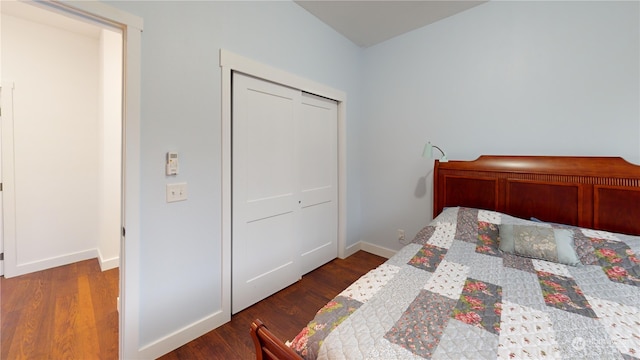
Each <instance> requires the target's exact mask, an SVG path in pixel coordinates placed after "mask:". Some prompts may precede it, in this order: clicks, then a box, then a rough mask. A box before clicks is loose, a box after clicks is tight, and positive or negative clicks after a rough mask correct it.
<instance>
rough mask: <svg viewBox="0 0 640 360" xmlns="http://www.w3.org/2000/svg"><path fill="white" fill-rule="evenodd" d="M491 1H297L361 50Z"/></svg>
mask: <svg viewBox="0 0 640 360" xmlns="http://www.w3.org/2000/svg"><path fill="white" fill-rule="evenodd" d="M486 1H488V0H469V1H462V0H412V1H404V0H395V1H393V0H355V1H352V0H337V1H336V0H295V2H296V3H297V4H298V5H300V6H302V7H303V8H304V9H306V10H307V11H308V12H310V13H311V14H313V15H314V16H316V17H317V18H318V19H320V20H321V21H323V22H324V23H326V24H327V25H329V26H331V27H332V28H333V29H334V30H336V31H337V32H339V33H340V34H342V35H343V36H345V37H346V38H347V39H349V40H351V41H352V42H354V43H355V44H356V45H358V46H360V47H369V46H372V45H376V44H378V43H381V42H383V41H385V40H389V39H391V38H393V37H396V36H398V35H401V34H404V33H406V32H409V31H411V30H415V29H418V28H421V27H423V26H426V25H429V24H431V23H433V22H436V21H438V20H441V19H444V18H446V17H449V16H451V15H454V14H457V13H459V12H462V11H465V10H467V9H470V8H472V7H474V6H477V5H480V4H482V3H484V2H486Z"/></svg>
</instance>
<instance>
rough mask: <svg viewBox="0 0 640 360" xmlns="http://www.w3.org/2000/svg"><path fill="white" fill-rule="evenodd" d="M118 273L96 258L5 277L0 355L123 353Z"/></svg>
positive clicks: (51, 356)
mask: <svg viewBox="0 0 640 360" xmlns="http://www.w3.org/2000/svg"><path fill="white" fill-rule="evenodd" d="M118 277H119V274H118V269H113V270H108V271H105V272H102V271H101V270H100V266H99V264H98V261H97V260H96V259H92V260H86V261H81V262H78V263H74V264H70V265H65V266H60V267H56V268H53V269H49V270H44V271H38V272H35V273H31V274H27V275H22V276H17V277H14V278H10V279H6V278H4V277H2V278H0V295H1V296H2V297H1V303H2V305H1V307H0V308H1V310H0V323H1V328H0V340H1V345H0V358H2V359H11V360H13V359H117V358H118V312H117V309H116V297H117V296H118V282H119V280H118Z"/></svg>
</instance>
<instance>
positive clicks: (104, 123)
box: [96, 29, 122, 271]
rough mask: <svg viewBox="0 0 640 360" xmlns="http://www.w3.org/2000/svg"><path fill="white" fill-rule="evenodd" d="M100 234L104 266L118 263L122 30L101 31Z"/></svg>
mask: <svg viewBox="0 0 640 360" xmlns="http://www.w3.org/2000/svg"><path fill="white" fill-rule="evenodd" d="M99 57H100V71H99V76H100V87H99V91H100V99H99V109H100V111H99V119H98V122H99V125H98V127H99V128H98V135H99V141H100V144H99V147H98V152H99V158H100V160H99V163H98V171H99V174H98V194H99V199H98V201H99V204H98V221H99V228H98V238H97V244H96V246H97V249H98V258H99V260H100V267H101V269H102V270H103V271H104V270H107V269H111V268H115V267H118V262H119V257H120V232H121V224H122V223H121V214H122V211H121V208H122V199H121V194H122V190H121V187H122V184H121V182H122V34H121V33H120V32H115V31H111V30H107V29H102V30H101V32H100V51H99Z"/></svg>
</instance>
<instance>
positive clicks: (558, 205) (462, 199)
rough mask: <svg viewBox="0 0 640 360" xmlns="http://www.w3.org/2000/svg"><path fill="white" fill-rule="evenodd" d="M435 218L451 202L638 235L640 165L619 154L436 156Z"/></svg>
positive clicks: (639, 226) (451, 203)
mask: <svg viewBox="0 0 640 360" xmlns="http://www.w3.org/2000/svg"><path fill="white" fill-rule="evenodd" d="M433 186H434V202H433V214H434V216H436V215H438V214H440V212H442V209H443V208H445V207H449V206H465V207H474V208H480V209H487V210H495V211H500V212H503V213H506V214H510V215H513V216H517V217H521V218H526V219H528V218H531V217H535V218H538V219H540V220H543V221H549V222H557V223H563V224H569V225H577V226H581V227H587V228H594V229H599V230H608V231H614V232H620V233H626V234H634V235H640V166H637V165H633V164H631V163H628V162H627V161H625V160H624V159H622V158H619V157H565V156H481V157H479V158H478V159H477V160H474V161H449V162H444V163H442V162H439V161H437V160H436V163H435V169H434V181H433Z"/></svg>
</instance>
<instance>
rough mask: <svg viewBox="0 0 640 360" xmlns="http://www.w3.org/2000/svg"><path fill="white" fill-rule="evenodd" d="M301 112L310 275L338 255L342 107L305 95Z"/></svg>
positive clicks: (304, 258) (304, 255)
mask: <svg viewBox="0 0 640 360" xmlns="http://www.w3.org/2000/svg"><path fill="white" fill-rule="evenodd" d="M300 112H301V116H300V119H299V120H298V134H299V139H301V141H300V146H299V148H298V151H299V154H300V156H299V157H298V159H299V173H300V185H301V194H300V223H301V233H300V246H301V249H300V254H301V258H300V264H301V268H302V273H303V274H306V273H308V272H309V271H311V270H313V269H315V268H317V267H318V266H320V265H322V264H324V263H326V262H328V261H331V260H332V259H335V258H336V256H337V254H338V204H337V203H338V186H337V181H338V166H337V163H338V122H337V119H338V104H337V103H336V101H334V100H329V99H326V98H322V97H319V96H315V95H311V94H307V93H303V94H302V103H301V107H300Z"/></svg>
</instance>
